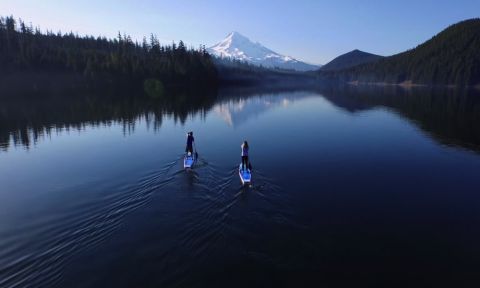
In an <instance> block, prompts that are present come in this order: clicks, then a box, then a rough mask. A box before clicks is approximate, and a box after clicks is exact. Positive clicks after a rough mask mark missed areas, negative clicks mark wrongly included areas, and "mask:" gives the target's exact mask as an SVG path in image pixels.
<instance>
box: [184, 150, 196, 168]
mask: <svg viewBox="0 0 480 288" xmlns="http://www.w3.org/2000/svg"><path fill="white" fill-rule="evenodd" d="M193 163H195V156H194V154H191V155H188V154H186V155H185V157H184V158H183V168H185V169H186V168H192V166H193Z"/></svg>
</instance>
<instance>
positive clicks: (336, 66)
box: [320, 49, 383, 71]
mask: <svg viewBox="0 0 480 288" xmlns="http://www.w3.org/2000/svg"><path fill="white" fill-rule="evenodd" d="M381 58H383V56H380V55H375V54H371V53H367V52H363V51H360V50H358V49H355V50H353V51H350V52H348V53H345V54H343V55H340V56H338V57H336V58H335V59H333V60H332V61H330V62H328V63H327V64H325V65H323V66H322V68H320V69H321V70H322V71H338V70H342V69H347V68H350V67H353V66H357V65H360V64H364V63H369V62H374V61H377V60H379V59H381Z"/></svg>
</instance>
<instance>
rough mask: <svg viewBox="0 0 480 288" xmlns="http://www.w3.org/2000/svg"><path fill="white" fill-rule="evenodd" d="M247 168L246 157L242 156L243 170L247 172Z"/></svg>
mask: <svg viewBox="0 0 480 288" xmlns="http://www.w3.org/2000/svg"><path fill="white" fill-rule="evenodd" d="M245 167H247V166H246V161H245V156H242V169H243V170H245Z"/></svg>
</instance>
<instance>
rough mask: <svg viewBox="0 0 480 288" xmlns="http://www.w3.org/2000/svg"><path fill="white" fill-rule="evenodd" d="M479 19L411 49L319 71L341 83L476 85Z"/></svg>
mask: <svg viewBox="0 0 480 288" xmlns="http://www.w3.org/2000/svg"><path fill="white" fill-rule="evenodd" d="M479 51H480V19H471V20H465V21H462V22H459V23H457V24H454V25H452V26H450V27H448V28H447V29H445V30H444V31H442V32H441V33H439V34H438V35H436V36H434V37H433V38H432V39H430V40H429V41H427V42H425V43H423V44H421V45H419V46H417V47H416V48H414V49H411V50H408V51H406V52H403V53H400V54H396V55H393V56H390V57H385V58H383V59H380V60H379V61H376V62H372V63H367V64H361V65H358V66H355V67H352V68H349V69H344V70H341V71H330V72H326V71H320V72H319V73H320V74H321V75H323V76H324V77H326V78H331V79H336V80H341V81H347V82H349V81H360V82H386V83H402V82H406V81H411V82H412V83H414V84H427V85H429V84H435V85H457V86H466V85H472V86H473V85H478V84H480V52H479Z"/></svg>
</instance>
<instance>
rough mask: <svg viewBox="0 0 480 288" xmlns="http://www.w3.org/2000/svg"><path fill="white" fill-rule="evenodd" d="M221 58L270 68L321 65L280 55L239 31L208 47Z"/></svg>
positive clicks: (302, 69) (316, 67)
mask: <svg viewBox="0 0 480 288" xmlns="http://www.w3.org/2000/svg"><path fill="white" fill-rule="evenodd" d="M207 50H208V52H209V53H210V54H212V55H215V56H217V57H220V58H232V59H237V60H241V61H246V62H249V63H252V64H255V65H259V66H260V65H262V66H264V67H269V68H275V67H278V68H282V69H294V70H298V71H309V70H317V69H318V68H320V66H317V65H311V64H307V63H305V62H301V61H298V60H296V59H294V58H292V57H290V56H284V55H280V54H278V53H276V52H274V51H272V50H270V49H268V48H266V47H265V46H263V45H262V44H260V43H258V42H257V43H254V42H252V41H251V40H250V39H248V38H247V37H245V36H243V35H242V34H240V33H238V32H232V33H230V34H228V36H227V37H226V38H225V39H223V40H222V41H221V42H219V43H217V44H216V45H214V46H212V47H210V48H208V49H207Z"/></svg>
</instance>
